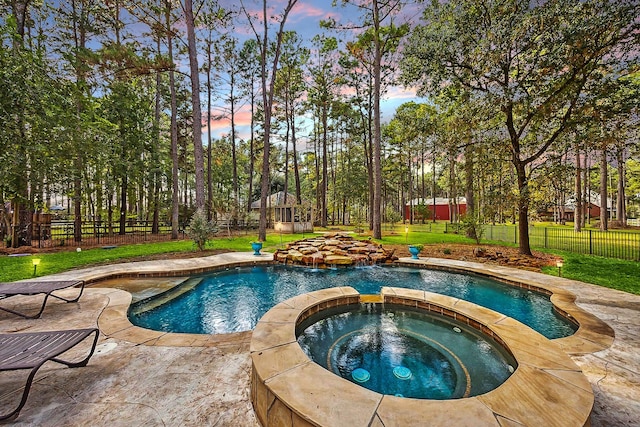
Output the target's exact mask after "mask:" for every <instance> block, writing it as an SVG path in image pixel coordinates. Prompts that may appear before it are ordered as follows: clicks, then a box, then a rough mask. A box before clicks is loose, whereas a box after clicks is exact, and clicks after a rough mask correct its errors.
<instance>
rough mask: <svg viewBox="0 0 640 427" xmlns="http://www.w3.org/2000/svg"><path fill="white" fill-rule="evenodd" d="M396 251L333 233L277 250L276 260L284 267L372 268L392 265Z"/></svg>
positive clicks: (300, 241) (293, 243) (274, 256)
mask: <svg viewBox="0 0 640 427" xmlns="http://www.w3.org/2000/svg"><path fill="white" fill-rule="evenodd" d="M393 253H394V250H386V249H384V248H383V247H382V245H379V244H377V243H374V242H371V241H368V240H356V239H354V238H353V237H351V236H349V235H347V234H330V235H324V236H319V237H312V238H308V239H304V240H298V241H296V242H292V243H289V244H287V247H286V248H285V249H278V250H277V251H276V253H275V254H274V255H273V259H274V260H275V261H278V262H281V263H283V264H301V265H310V266H313V267H318V268H325V267H328V266H333V265H336V266H337V265H354V264H355V265H373V264H383V263H389V262H393V261H394V260H397V259H398V258H397V257H395V256H394V255H393Z"/></svg>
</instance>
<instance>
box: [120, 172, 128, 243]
mask: <svg viewBox="0 0 640 427" xmlns="http://www.w3.org/2000/svg"><path fill="white" fill-rule="evenodd" d="M127 190H128V180H127V174H126V173H125V174H124V175H123V176H122V183H121V186H120V231H119V233H118V234H120V235H121V236H124V235H125V233H126V230H127V228H126V227H127Z"/></svg>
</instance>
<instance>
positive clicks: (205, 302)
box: [129, 265, 577, 339]
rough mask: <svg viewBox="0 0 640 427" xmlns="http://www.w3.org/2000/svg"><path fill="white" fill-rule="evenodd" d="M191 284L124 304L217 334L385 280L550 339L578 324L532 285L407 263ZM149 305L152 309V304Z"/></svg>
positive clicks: (277, 270)
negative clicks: (479, 309) (316, 294)
mask: <svg viewBox="0 0 640 427" xmlns="http://www.w3.org/2000/svg"><path fill="white" fill-rule="evenodd" d="M201 279H202V280H201V282H200V284H199V285H198V286H196V287H194V289H192V290H190V291H188V292H185V293H184V294H182V295H180V296H179V297H176V298H174V299H172V300H170V301H168V302H167V303H165V304H162V305H160V306H157V304H155V303H154V302H153V301H149V300H143V301H140V302H138V303H136V304H134V305H133V306H132V307H131V308H130V310H129V319H130V320H131V322H132V323H133V324H135V325H138V326H141V327H144V328H148V329H153V330H159V331H166V332H185V333H199V334H220V333H231V332H241V331H249V330H251V329H253V328H254V327H255V325H256V324H257V322H258V320H259V319H260V318H261V317H262V315H264V313H266V312H267V311H268V310H269V309H270V308H271V307H273V306H274V305H276V304H278V303H279V302H282V301H284V300H286V299H289V298H291V297H294V296H296V295H300V294H303V293H307V292H311V291H316V290H320V289H325V288H330V287H336V286H351V287H353V288H355V289H356V290H357V291H358V292H360V293H361V294H379V293H380V289H381V288H382V287H383V286H392V287H401V288H409V289H420V290H427V291H430V292H437V293H440V294H444V295H449V296H452V297H455V298H461V299H464V300H467V301H470V302H473V303H476V304H478V305H482V306H484V307H487V308H490V309H492V310H495V311H498V312H500V313H503V314H505V315H507V316H509V317H513V318H515V319H517V320H519V321H520V322H522V323H524V324H526V325H528V326H530V327H531V328H533V329H535V330H536V331H538V332H540V333H541V334H543V335H544V336H546V337H547V338H550V339H553V338H561V337H566V336H569V335H572V334H573V333H574V332H575V331H576V329H577V327H576V326H575V325H574V324H573V323H572V322H570V321H568V320H567V319H565V318H564V317H562V316H561V315H559V314H558V313H557V312H556V311H555V310H554V309H553V305H552V304H551V301H550V300H549V298H548V297H547V296H545V295H542V294H539V293H537V292H532V291H528V290H526V289H521V288H518V287H515V286H509V285H505V284H502V283H499V282H496V281H493V280H490V279H485V278H482V277H478V276H472V275H466V274H459V273H449V272H444V271H435V270H425V269H414V268H409V267H364V268H339V269H335V270H330V269H326V270H325V269H321V270H311V269H309V268H305V267H292V266H283V265H272V266H256V267H238V268H231V269H229V270H224V271H220V272H216V273H213V274H209V275H206V276H202V277H201ZM150 307H151V308H150Z"/></svg>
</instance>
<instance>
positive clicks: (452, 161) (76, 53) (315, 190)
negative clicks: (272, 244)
mask: <svg viewBox="0 0 640 427" xmlns="http://www.w3.org/2000/svg"><path fill="white" fill-rule="evenodd" d="M0 4H1V5H2V19H1V21H0V22H1V24H2V26H1V28H0V37H2V42H1V43H0V81H2V84H1V86H0V117H1V122H2V127H0V150H1V152H0V165H1V166H0V219H1V220H2V224H3V225H2V227H0V230H3V231H2V232H3V236H4V238H5V239H6V240H7V241H10V242H11V245H12V246H14V247H18V246H20V245H24V244H30V240H31V236H30V233H31V231H30V225H29V224H30V223H31V215H32V214H33V212H43V211H47V210H48V209H49V208H50V207H51V204H52V201H54V200H58V198H64V200H65V204H67V205H68V206H69V209H70V211H71V212H70V213H71V216H72V218H73V219H74V221H75V227H74V228H75V230H76V236H75V237H76V239H81V234H80V230H81V227H80V225H81V224H82V221H85V220H89V219H90V220H95V221H104V222H106V223H119V224H120V228H119V229H120V232H124V229H125V224H126V222H127V221H128V220H130V219H138V220H148V221H150V222H151V223H152V224H153V226H152V228H153V229H154V230H157V229H158V224H159V222H160V221H162V220H168V221H170V222H171V224H172V227H173V234H174V235H175V236H176V237H177V233H178V225H179V223H180V222H184V221H187V220H188V219H189V218H191V216H192V214H193V212H194V211H195V210H197V209H202V210H203V212H205V213H206V214H207V216H208V217H209V218H210V219H216V218H222V217H224V218H225V219H228V220H231V221H236V222H240V221H242V220H244V219H246V218H247V217H248V216H249V215H251V203H252V202H254V201H256V200H259V201H260V209H259V214H257V215H259V225H260V228H259V237H260V238H261V239H264V238H265V236H266V227H267V224H268V214H267V199H268V196H269V195H270V194H271V193H272V192H275V191H285V192H286V193H291V194H292V195H293V198H294V200H292V201H291V203H293V204H300V205H302V204H311V205H313V206H314V208H315V212H316V221H317V223H318V224H319V225H322V226H326V225H330V224H346V223H354V222H367V223H369V226H370V229H371V231H372V235H373V236H374V237H376V238H380V237H381V224H382V222H383V221H385V220H386V221H397V220H398V215H399V213H402V214H404V210H405V206H406V204H407V203H408V202H409V201H411V200H413V199H416V198H417V199H422V200H425V199H428V198H434V197H436V196H438V197H447V198H449V200H451V201H452V203H457V200H458V197H459V196H465V197H466V203H467V213H466V216H465V218H464V220H465V221H467V222H469V223H470V224H477V223H482V222H504V221H509V220H511V221H514V222H517V223H518V224H519V227H520V235H521V236H525V237H524V238H521V241H520V245H521V246H520V249H521V251H522V252H523V253H530V248H529V242H528V239H527V238H526V236H528V233H527V230H528V224H529V221H530V218H532V217H535V215H536V213H537V211H542V210H545V209H546V208H552V209H554V210H556V211H558V212H557V218H562V217H563V216H562V214H563V213H564V212H560V211H562V210H563V209H564V206H565V205H566V202H567V201H568V200H569V199H570V200H571V201H572V203H573V205H574V206H575V212H576V214H575V218H576V219H577V220H576V221H575V227H576V230H580V229H581V227H583V226H584V221H585V218H587V216H586V214H585V212H586V207H587V205H588V203H587V202H588V201H589V200H590V199H591V197H592V193H593V191H594V190H595V191H597V192H598V193H599V197H600V198H601V200H608V199H609V198H610V197H611V194H610V192H611V191H613V193H615V196H616V200H617V205H616V209H615V211H616V213H617V217H616V219H617V220H619V221H621V222H622V223H624V222H625V221H626V216H627V212H633V211H632V208H633V203H634V200H636V201H637V197H638V194H639V193H640V188H638V187H640V183H639V182H640V177H638V169H639V168H638V155H639V153H638V151H639V150H638V144H637V124H638V99H639V98H638V87H639V85H640V79H639V76H640V75H639V74H638V49H637V47H638V37H639V31H638V25H639V23H638V22H637V16H639V13H638V12H639V11H640V10H639V6H638V4H637V2H636V1H632V0H624V1H608V2H601V1H595V0H593V1H581V2H566V1H560V0H557V1H542V0H540V1H533V2H531V1H517V0H510V1H506V2H504V1H502V2H497V1H480V2H478V1H471V0H455V1H449V2H446V3H441V2H438V1H433V2H421V1H416V2H412V3H407V2H404V1H399V0H374V1H364V0H350V1H343V2H340V4H339V5H336V6H334V7H335V8H336V12H337V14H338V15H339V14H340V12H341V11H347V10H350V11H352V12H353V11H357V13H352V14H351V15H348V16H352V17H353V18H352V19H351V20H346V19H345V20H344V21H340V20H333V19H329V20H326V21H323V22H321V23H320V24H321V25H320V26H319V27H318V34H317V35H316V36H315V37H313V38H312V39H311V40H308V39H304V38H303V37H302V36H301V35H300V34H299V33H297V32H295V31H292V30H291V29H290V28H289V27H290V26H291V25H290V23H289V22H288V19H289V18H290V16H291V14H292V13H295V11H296V5H297V1H296V0H288V1H287V2H286V3H285V4H283V3H282V2H280V3H277V5H276V4H275V3H273V4H271V2H268V1H266V0H264V1H255V2H253V1H249V0H247V1H241V2H239V4H229V2H223V1H219V2H216V1H197V0H196V1H195V2H192V1H191V0H185V1H184V2H177V1H175V0H155V1H139V0H115V1H109V2H102V1H97V0H64V1H59V2H55V3H53V2H47V1H33V0H20V1H18V0H4V1H3V2H2V3H0ZM278 7H280V8H281V9H277V8H278ZM344 16H347V15H344ZM418 18H420V19H418ZM242 34H245V35H242ZM246 34H248V36H247V35H246ZM399 85H404V86H406V87H411V88H415V89H416V90H417V92H418V94H419V95H420V96H421V97H423V99H422V100H420V99H416V101H413V102H408V103H405V104H403V105H401V106H400V107H399V108H397V110H396V111H395V113H394V114H393V117H386V118H384V117H383V113H382V111H381V104H382V102H383V100H384V98H385V96H387V97H388V96H389V93H390V91H392V90H393V89H394V88H395V87H397V86H399ZM243 115H248V116H249V118H250V119H249V122H248V123H245V122H243V121H240V120H239V117H241V116H243ZM385 119H386V120H385ZM221 123H222V124H223V126H224V128H225V133H224V135H223V136H221V137H216V136H215V135H214V133H213V128H214V127H216V126H220V124H221ZM245 128H246V129H247V131H246V137H242V135H243V134H244V129H245ZM239 129H242V131H239ZM634 197H635V199H634ZM416 209H417V208H416ZM605 212H606V209H605ZM423 213H424V215H421V218H423V219H424V218H425V217H426V216H427V214H428V212H423ZM414 218H416V217H415V216H414V215H413V212H412V215H410V218H409V221H414ZM607 220H608V218H607V216H606V215H604V216H603V218H602V219H601V220H600V223H601V226H602V227H603V228H605V229H606V228H607ZM470 229H471V230H473V227H471V228H470Z"/></svg>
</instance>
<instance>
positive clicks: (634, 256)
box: [445, 224, 640, 261]
mask: <svg viewBox="0 0 640 427" xmlns="http://www.w3.org/2000/svg"><path fill="white" fill-rule="evenodd" d="M445 233H464V228H463V225H462V224H447V226H446V228H445ZM483 238H484V239H486V240H495V241H500V242H509V243H513V244H518V242H519V241H520V238H519V235H518V227H515V226H510V225H485V226H484V235H483ZM529 242H530V244H531V247H533V248H543V249H557V250H563V251H568V252H575V253H579V254H587V255H598V256H602V257H607V258H620V259H626V260H631V261H640V233H635V232H629V231H618V230H611V231H600V230H591V229H586V230H582V231H581V232H575V231H574V230H571V229H567V228H550V227H529Z"/></svg>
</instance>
